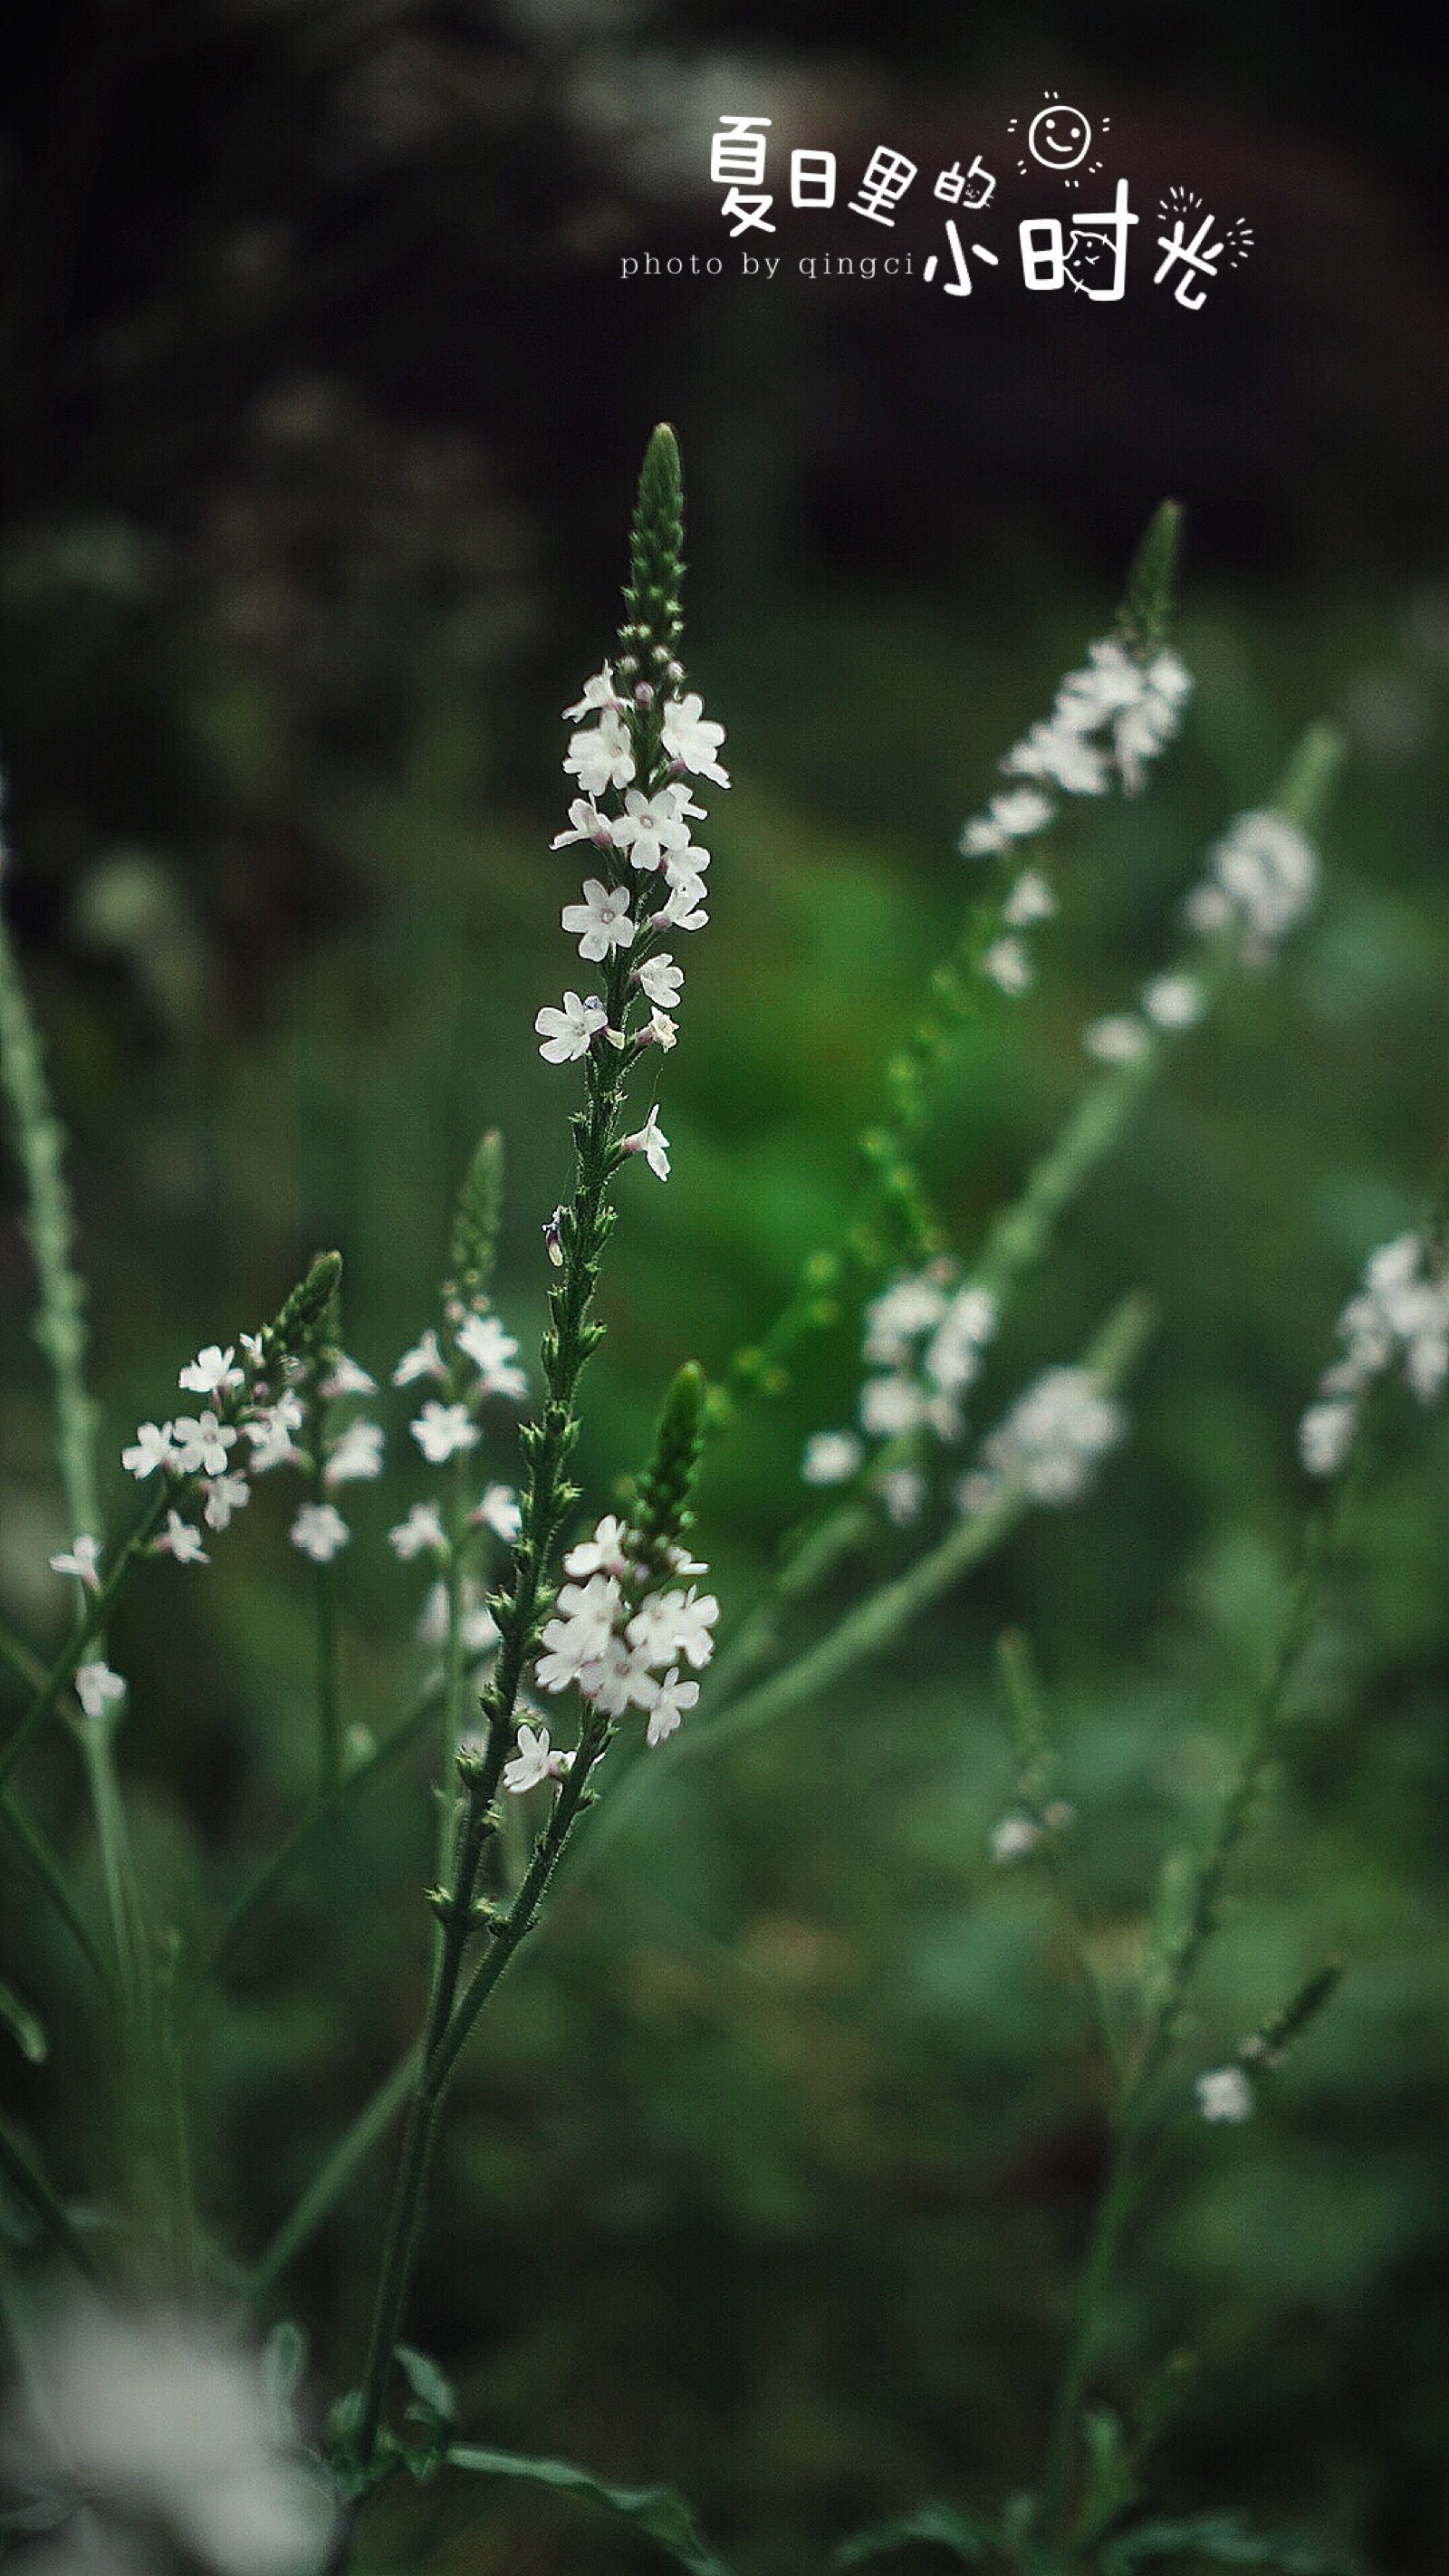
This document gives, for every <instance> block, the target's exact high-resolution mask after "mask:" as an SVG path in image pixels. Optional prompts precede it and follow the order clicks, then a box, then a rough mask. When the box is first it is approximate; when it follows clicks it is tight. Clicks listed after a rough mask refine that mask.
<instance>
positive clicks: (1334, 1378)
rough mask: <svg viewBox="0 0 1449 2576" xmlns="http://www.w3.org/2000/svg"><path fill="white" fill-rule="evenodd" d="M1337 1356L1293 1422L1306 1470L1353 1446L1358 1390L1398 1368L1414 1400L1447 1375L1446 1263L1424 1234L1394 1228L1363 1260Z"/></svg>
mask: <svg viewBox="0 0 1449 2576" xmlns="http://www.w3.org/2000/svg"><path fill="white" fill-rule="evenodd" d="M1338 1333H1339V1339H1340V1341H1341V1342H1342V1343H1343V1354H1342V1357H1341V1358H1339V1359H1336V1360H1335V1361H1333V1363H1332V1364H1331V1366H1330V1367H1328V1368H1327V1369H1325V1370H1324V1373H1323V1376H1322V1377H1321V1378H1320V1380H1319V1383H1318V1392H1317V1395H1316V1397H1315V1399H1314V1401H1313V1403H1312V1404H1311V1405H1310V1406H1309V1408H1308V1410H1307V1412H1306V1413H1305V1414H1304V1416H1303V1419H1302V1421H1301V1422H1300V1424H1299V1426H1298V1447H1299V1452H1300V1455H1301V1457H1302V1460H1303V1464H1304V1466H1305V1467H1306V1468H1307V1470H1308V1473H1309V1474H1310V1476H1331V1475H1333V1474H1335V1473H1336V1471H1337V1470H1338V1468H1340V1467H1341V1466H1342V1464H1343V1462H1344V1459H1345V1458H1346V1457H1347V1455H1348V1452H1349V1450H1350V1448H1351V1447H1352V1445H1353V1437H1354V1433H1355V1432H1356V1430H1357V1428H1358V1422H1359V1414H1360V1409H1361V1407H1362V1404H1363V1400H1364V1397H1365V1396H1366V1395H1367V1393H1368V1390H1369V1388H1370V1387H1371V1386H1372V1385H1373V1383H1374V1381H1375V1379H1376V1378H1380V1377H1383V1376H1384V1375H1385V1374H1386V1373H1387V1371H1388V1370H1390V1369H1392V1368H1396V1367H1402V1370H1403V1374H1404V1379H1405V1382H1406V1384H1407V1385H1408V1386H1409V1387H1410V1388H1411V1389H1412V1391H1413V1393H1414V1394H1415V1395H1416V1396H1417V1397H1418V1399H1419V1402H1420V1403H1421V1404H1432V1403H1433V1401H1434V1398H1435V1397H1436V1396H1437V1395H1438V1394H1439V1393H1440V1392H1441V1390H1442V1388H1443V1386H1444V1382H1445V1379H1446V1377H1449V1264H1446V1262H1445V1259H1444V1255H1443V1253H1442V1251H1441V1250H1440V1249H1439V1248H1438V1247H1437V1246H1435V1245H1433V1244H1431V1242H1430V1241H1429V1239H1428V1237H1427V1236H1425V1235H1423V1234H1401V1235H1397V1236H1396V1237H1395V1239H1394V1241H1393V1242H1392V1243H1385V1244H1381V1245H1380V1247H1379V1249H1378V1250H1377V1252H1372V1253H1370V1255H1369V1258H1368V1260H1367V1262H1366V1263H1365V1265H1364V1273H1363V1283H1362V1286H1361V1287H1360V1289H1359V1291H1358V1293H1357V1295H1356V1296H1354V1297H1351V1298H1350V1299H1349V1302H1348V1304H1347V1305H1346V1306H1345V1308H1344V1310H1343V1313H1342V1314H1341V1315H1340V1317H1339V1319H1338Z"/></svg>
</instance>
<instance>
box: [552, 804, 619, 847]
mask: <svg viewBox="0 0 1449 2576" xmlns="http://www.w3.org/2000/svg"><path fill="white" fill-rule="evenodd" d="M569 824H570V827H571V828H570V829H569V830H568V831H567V832H555V834H554V836H553V839H552V841H551V842H550V843H549V847H550V849H553V850H566V849H567V848H568V847H569V844H570V842H572V841H592V843H593V845H594V847H595V849H596V850H612V848H613V846H614V826H613V824H612V823H611V822H610V820H609V817H608V815H607V814H601V813H600V812H599V809H598V807H597V805H596V804H595V803H594V801H593V798H592V797H590V796H576V797H575V798H574V801H573V803H572V805H571V806H570V807H569Z"/></svg>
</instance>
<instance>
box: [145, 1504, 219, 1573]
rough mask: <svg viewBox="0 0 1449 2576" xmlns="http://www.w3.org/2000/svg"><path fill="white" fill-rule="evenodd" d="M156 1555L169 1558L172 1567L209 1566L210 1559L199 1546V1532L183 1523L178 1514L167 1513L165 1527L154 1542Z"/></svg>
mask: <svg viewBox="0 0 1449 2576" xmlns="http://www.w3.org/2000/svg"><path fill="white" fill-rule="evenodd" d="M156 1546H157V1550H158V1553H159V1554H161V1555H162V1556H169V1557H170V1558H171V1561H172V1563H173V1564H174V1565H210V1563H211V1559H210V1557H209V1556H208V1555H207V1553H206V1550H205V1548H204V1547H203V1546H202V1544H201V1532H200V1530H198V1529H193V1528H192V1526H191V1523H190V1521H184V1520H183V1519H182V1517H181V1514H180V1513H179V1512H168V1513H167V1515H166V1527H165V1529H164V1530H163V1531H162V1533H161V1536H160V1537H159V1538H158V1540H157V1541H156Z"/></svg>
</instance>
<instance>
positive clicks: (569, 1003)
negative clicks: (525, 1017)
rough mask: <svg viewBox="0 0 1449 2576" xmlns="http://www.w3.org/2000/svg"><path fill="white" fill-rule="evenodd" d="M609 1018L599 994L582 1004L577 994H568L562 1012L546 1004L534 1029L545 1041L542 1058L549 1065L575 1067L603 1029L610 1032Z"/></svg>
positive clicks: (593, 995)
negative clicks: (570, 1065) (569, 1065)
mask: <svg viewBox="0 0 1449 2576" xmlns="http://www.w3.org/2000/svg"><path fill="white" fill-rule="evenodd" d="M608 1022H609V1014H608V1012H607V1011H606V1010H605V1008H604V1005H603V1003H602V1002H601V1001H600V999H599V997H598V994H597V993H590V994H589V995H588V996H587V998H586V999H585V1000H583V1001H580V999H579V996H578V994H577V993H573V992H569V993H565V995H564V997H563V1008H562V1010H559V1011H556V1010H554V1008H553V1007H552V1005H551V1004H547V1003H546V1004H545V1006H544V1008H543V1009H542V1010H541V1011H540V1012H539V1014H538V1016H537V1018H536V1019H535V1021H534V1023H533V1025H534V1028H535V1029H536V1030H537V1032H538V1035H539V1036H540V1038H541V1039H542V1040H543V1044H542V1046H541V1047H540V1048H539V1050H538V1051H539V1054H540V1055H541V1056H542V1057H543V1060H544V1062H545V1064H573V1063H575V1062H576V1061H577V1059H578V1058H579V1057H580V1056H581V1055H587V1054H588V1051H589V1048H590V1047H591V1045H592V1044H593V1041H594V1039H595V1038H596V1037H597V1036H598V1034H599V1032H600V1030H601V1029H604V1028H607V1026H608Z"/></svg>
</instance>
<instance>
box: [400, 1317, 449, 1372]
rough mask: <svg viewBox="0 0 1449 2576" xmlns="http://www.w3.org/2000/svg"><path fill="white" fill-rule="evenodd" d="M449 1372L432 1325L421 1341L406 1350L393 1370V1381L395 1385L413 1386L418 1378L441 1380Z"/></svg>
mask: <svg viewBox="0 0 1449 2576" xmlns="http://www.w3.org/2000/svg"><path fill="white" fill-rule="evenodd" d="M447 1374H448V1368H447V1362H446V1361H445V1360H444V1358H443V1354H442V1351H441V1350H440V1349H439V1347H438V1336H437V1334H436V1333H435V1332H433V1331H432V1329H431V1327H430V1328H429V1330H428V1331H427V1332H426V1333H424V1335H423V1337H422V1339H421V1341H417V1342H414V1344H413V1346H412V1349H411V1350H410V1351H404V1353H403V1355H402V1358H401V1359H400V1360H399V1361H398V1364H397V1367H396V1368H395V1369H394V1370H393V1373H392V1382H393V1385H394V1386H411V1385H412V1384H413V1383H414V1381H415V1379H417V1378H420V1377H432V1378H437V1379H438V1380H439V1381H441V1380H442V1379H443V1378H445V1377H446V1376H447Z"/></svg>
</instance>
